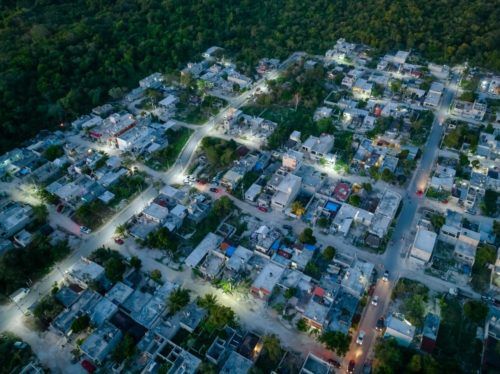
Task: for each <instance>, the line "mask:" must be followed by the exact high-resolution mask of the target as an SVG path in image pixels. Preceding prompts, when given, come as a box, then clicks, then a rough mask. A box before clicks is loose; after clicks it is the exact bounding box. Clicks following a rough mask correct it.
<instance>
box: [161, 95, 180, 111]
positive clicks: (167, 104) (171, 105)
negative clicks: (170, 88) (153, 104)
mask: <svg viewBox="0 0 500 374" xmlns="http://www.w3.org/2000/svg"><path fill="white" fill-rule="evenodd" d="M178 102H179V99H178V98H177V97H176V96H174V95H167V97H165V98H164V99H162V100H161V101H160V102H159V103H158V105H159V106H160V107H161V108H163V109H166V110H172V109H175V105H176V104H177V103H178Z"/></svg>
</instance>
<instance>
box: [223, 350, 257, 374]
mask: <svg viewBox="0 0 500 374" xmlns="http://www.w3.org/2000/svg"><path fill="white" fill-rule="evenodd" d="M252 366H253V362H252V361H251V360H249V359H248V358H246V357H243V356H242V355H240V354H239V353H237V352H235V351H233V350H231V352H230V353H229V355H228V357H227V358H226V360H225V362H224V366H222V368H221V370H220V371H219V374H247V373H248V372H249V371H250V369H251V368H252Z"/></svg>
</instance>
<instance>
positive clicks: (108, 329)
mask: <svg viewBox="0 0 500 374" xmlns="http://www.w3.org/2000/svg"><path fill="white" fill-rule="evenodd" d="M121 338H122V333H121V331H120V330H119V329H118V328H117V327H115V326H113V325H112V324H111V323H109V322H105V323H104V324H103V325H102V326H101V327H98V328H97V329H96V330H94V332H93V333H92V334H91V335H90V336H89V337H88V338H87V339H85V341H84V342H83V343H82V345H81V346H80V349H81V351H82V352H83V353H84V354H85V355H86V356H87V357H88V358H90V360H92V361H93V362H94V363H96V364H97V365H100V364H102V363H103V362H104V360H105V359H106V357H107V356H108V354H110V353H111V352H112V351H113V350H114V349H115V347H116V346H117V345H118V343H119V342H120V340H121Z"/></svg>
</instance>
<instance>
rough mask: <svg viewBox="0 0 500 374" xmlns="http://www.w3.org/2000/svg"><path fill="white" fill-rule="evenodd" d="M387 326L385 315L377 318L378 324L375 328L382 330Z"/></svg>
mask: <svg viewBox="0 0 500 374" xmlns="http://www.w3.org/2000/svg"><path fill="white" fill-rule="evenodd" d="M384 327H385V318H384V317H380V318H379V319H378V320H377V324H376V325H375V330H377V331H382V330H383V329H384Z"/></svg>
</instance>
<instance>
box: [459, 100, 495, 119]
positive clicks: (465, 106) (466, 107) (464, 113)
mask: <svg viewBox="0 0 500 374" xmlns="http://www.w3.org/2000/svg"><path fill="white" fill-rule="evenodd" d="M486 109H487V106H486V104H483V103H480V102H478V101H474V102H473V103H471V102H468V101H462V100H455V101H454V102H453V105H452V107H451V113H452V114H454V115H456V116H459V117H462V118H465V119H473V120H476V121H482V120H483V119H484V116H485V115H486Z"/></svg>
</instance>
